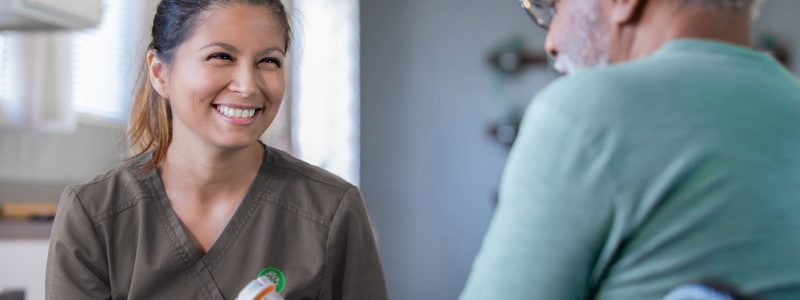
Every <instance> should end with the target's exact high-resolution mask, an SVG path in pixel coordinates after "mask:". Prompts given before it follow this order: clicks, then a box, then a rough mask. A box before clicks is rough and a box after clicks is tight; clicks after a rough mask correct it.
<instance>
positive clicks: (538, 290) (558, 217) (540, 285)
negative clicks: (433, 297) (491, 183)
mask: <svg viewBox="0 0 800 300" xmlns="http://www.w3.org/2000/svg"><path fill="white" fill-rule="evenodd" d="M578 121H579V120H576V119H575V118H571V117H570V116H569V115H567V114H565V113H562V112H560V111H559V110H558V109H555V108H550V107H547V106H545V105H536V103H535V102H534V104H533V105H531V106H530V107H529V109H528V112H527V113H526V116H525V120H524V122H523V124H522V126H521V127H522V128H521V130H520V135H519V136H518V138H517V140H516V142H515V145H514V147H513V149H512V151H511V154H510V156H509V160H508V162H507V165H506V169H505V171H504V174H503V179H502V183H501V187H500V199H499V203H498V207H497V208H496V211H495V214H494V217H493V219H492V222H491V225H490V226H489V229H488V232H487V234H486V236H485V237H484V242H483V245H482V248H481V250H480V251H479V253H478V256H477V258H476V260H475V262H474V264H473V269H472V272H471V274H470V276H469V279H468V281H467V284H466V287H465V289H464V291H463V292H462V295H461V299H464V300H471V299H587V298H591V296H590V295H591V293H592V291H591V289H592V284H591V283H590V282H591V279H590V278H591V277H592V272H593V268H594V265H595V261H596V259H597V257H598V255H599V253H600V252H601V250H602V247H603V243H604V238H605V236H606V235H607V234H608V232H609V228H610V224H611V221H612V213H611V207H612V206H613V205H612V204H611V201H610V199H611V198H610V197H611V195H610V193H611V192H610V190H612V189H611V185H610V183H609V181H608V180H609V178H608V177H609V176H608V174H606V171H605V170H606V169H607V168H606V167H607V166H606V165H607V163H608V161H607V157H608V155H607V153H605V152H604V150H603V149H602V148H603V147H600V144H602V141H601V139H600V138H599V137H600V136H601V135H600V134H596V133H594V131H591V130H587V129H586V128H587V127H585V126H584V127H582V126H580V125H579V122H578Z"/></svg>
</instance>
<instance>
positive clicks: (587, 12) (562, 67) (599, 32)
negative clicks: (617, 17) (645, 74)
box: [553, 4, 610, 74]
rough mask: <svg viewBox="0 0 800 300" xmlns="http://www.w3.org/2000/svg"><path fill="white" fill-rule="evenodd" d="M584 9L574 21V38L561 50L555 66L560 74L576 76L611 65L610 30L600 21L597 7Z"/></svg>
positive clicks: (588, 6)
mask: <svg viewBox="0 0 800 300" xmlns="http://www.w3.org/2000/svg"><path fill="white" fill-rule="evenodd" d="M595 5H596V4H595ZM583 7H584V9H583V11H581V12H580V14H579V15H577V16H576V18H574V20H572V21H573V22H572V24H574V25H573V26H574V28H575V30H572V33H573V36H572V37H571V38H570V40H569V44H567V45H565V46H566V47H563V48H562V49H561V51H560V52H559V53H558V56H557V57H556V60H555V63H554V64H553V67H554V68H555V69H556V71H558V72H559V73H564V74H574V73H576V72H579V71H581V70H584V69H587V68H590V67H597V66H605V65H607V64H608V63H609V60H610V45H609V40H608V38H609V35H608V30H607V29H606V27H605V26H604V25H605V24H603V23H602V22H601V21H600V18H599V16H598V13H597V11H598V9H597V8H596V7H592V6H590V5H586V6H583Z"/></svg>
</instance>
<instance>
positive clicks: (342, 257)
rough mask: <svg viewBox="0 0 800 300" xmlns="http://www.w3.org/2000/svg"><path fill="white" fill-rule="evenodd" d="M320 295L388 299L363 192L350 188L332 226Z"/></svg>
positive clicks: (376, 299) (342, 297)
mask: <svg viewBox="0 0 800 300" xmlns="http://www.w3.org/2000/svg"><path fill="white" fill-rule="evenodd" d="M323 276H324V278H323V287H322V290H321V293H320V297H319V299H370V300H373V299H374V300H380V299H387V298H388V296H387V292H386V283H385V281H384V278H383V270H382V267H381V263H380V259H379V257H378V248H377V246H376V244H375V236H374V235H373V232H372V225H371V224H370V221H369V217H368V215H367V209H366V206H365V205H364V200H363V199H362V198H361V193H360V192H359V191H358V189H356V188H355V187H352V188H351V189H350V190H348V191H347V193H346V194H345V196H344V198H343V199H342V201H341V203H340V204H339V208H338V209H337V211H336V214H335V215H334V217H333V222H332V224H331V227H330V233H329V234H328V242H327V254H326V265H325V271H324V275H323Z"/></svg>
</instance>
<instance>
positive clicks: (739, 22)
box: [614, 0, 750, 61]
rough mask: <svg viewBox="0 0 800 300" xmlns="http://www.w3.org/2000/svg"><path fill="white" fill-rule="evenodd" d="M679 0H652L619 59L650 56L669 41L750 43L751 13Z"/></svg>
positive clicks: (740, 44) (744, 44) (739, 44)
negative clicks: (683, 2)
mask: <svg viewBox="0 0 800 300" xmlns="http://www.w3.org/2000/svg"><path fill="white" fill-rule="evenodd" d="M678 3H679V2H678V1H674V0H668V1H651V2H650V4H652V5H648V7H646V8H645V11H644V12H642V17H641V20H642V21H641V22H639V23H638V24H637V25H636V28H635V29H632V30H631V31H630V32H629V34H631V35H632V36H631V40H632V41H631V43H630V47H629V48H628V49H627V51H620V56H619V57H615V59H614V60H616V61H627V60H633V59H637V58H642V57H646V56H649V55H650V54H652V53H654V52H655V51H657V50H658V49H659V48H661V47H662V46H664V45H666V44H667V43H669V42H671V41H674V40H678V39H705V40H712V41H718V42H722V43H728V44H733V45H738V46H742V47H749V46H750V16H749V14H748V13H746V12H736V11H727V10H721V9H713V8H709V7H705V6H702V5H697V4H678Z"/></svg>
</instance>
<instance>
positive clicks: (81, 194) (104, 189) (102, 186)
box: [60, 157, 151, 221]
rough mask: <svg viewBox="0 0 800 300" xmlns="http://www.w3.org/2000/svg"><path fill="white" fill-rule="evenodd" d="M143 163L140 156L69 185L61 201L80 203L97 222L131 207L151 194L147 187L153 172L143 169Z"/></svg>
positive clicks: (72, 203) (73, 203)
mask: <svg viewBox="0 0 800 300" xmlns="http://www.w3.org/2000/svg"><path fill="white" fill-rule="evenodd" d="M142 162H143V158H141V157H140V158H134V159H130V160H127V161H124V162H122V163H120V164H119V165H117V166H116V167H114V168H111V169H109V170H107V171H105V172H103V173H101V174H99V175H97V176H95V177H94V178H92V179H89V180H87V181H84V182H82V183H78V184H73V185H70V186H67V187H66V189H65V190H64V192H63V193H62V196H61V200H60V201H69V203H67V204H71V205H77V204H79V205H80V206H81V207H82V209H83V210H84V211H85V212H86V214H88V216H89V217H91V218H92V219H93V220H94V221H101V220H102V219H103V218H104V217H106V216H107V215H113V212H114V211H119V210H124V209H125V207H132V206H134V205H136V204H137V203H138V202H139V201H140V200H141V199H143V198H145V197H148V196H150V194H151V193H150V192H149V189H147V188H146V187H145V185H146V180H147V179H148V177H149V176H150V175H151V174H150V173H151V172H147V171H145V170H143V169H142V166H143V163H142Z"/></svg>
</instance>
